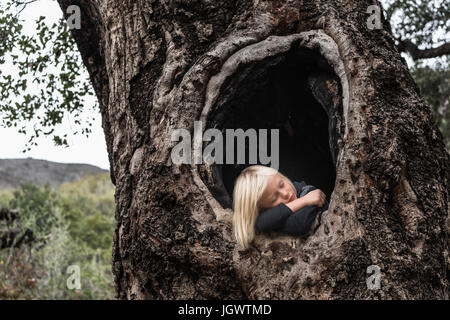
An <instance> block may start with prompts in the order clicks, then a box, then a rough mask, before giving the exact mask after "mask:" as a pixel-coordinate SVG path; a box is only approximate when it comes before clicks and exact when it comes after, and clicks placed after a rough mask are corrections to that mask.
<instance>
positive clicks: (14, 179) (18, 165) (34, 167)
mask: <svg viewBox="0 0 450 320" xmlns="http://www.w3.org/2000/svg"><path fill="white" fill-rule="evenodd" d="M104 172H108V171H107V170H104V169H101V168H99V167H96V166H92V165H89V164H78V163H58V162H51V161H46V160H37V159H33V158H27V159H0V189H6V188H17V187H19V186H20V184H21V183H24V182H31V183H33V184H36V185H43V184H46V183H48V184H49V185H50V186H52V187H56V186H59V185H60V184H62V183H65V182H72V181H75V180H77V179H80V178H82V177H83V176H85V175H92V174H98V173H104Z"/></svg>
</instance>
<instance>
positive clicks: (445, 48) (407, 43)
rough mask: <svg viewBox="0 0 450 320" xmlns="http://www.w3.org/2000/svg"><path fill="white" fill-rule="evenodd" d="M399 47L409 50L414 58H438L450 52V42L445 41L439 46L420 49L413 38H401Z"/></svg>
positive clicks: (403, 50)
mask: <svg viewBox="0 0 450 320" xmlns="http://www.w3.org/2000/svg"><path fill="white" fill-rule="evenodd" d="M397 40H398V42H399V44H398V45H397V47H398V49H399V50H400V51H402V52H407V53H409V54H410V55H411V57H412V58H413V60H419V59H429V58H436V57H440V56H443V55H446V54H449V53H450V43H444V44H443V45H441V46H439V47H437V48H430V49H419V48H418V47H417V45H415V44H414V43H413V42H412V41H411V40H399V39H397Z"/></svg>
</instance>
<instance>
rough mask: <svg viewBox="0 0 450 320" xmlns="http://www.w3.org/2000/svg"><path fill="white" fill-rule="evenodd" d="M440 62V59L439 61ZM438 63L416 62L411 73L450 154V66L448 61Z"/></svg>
mask: <svg viewBox="0 0 450 320" xmlns="http://www.w3.org/2000/svg"><path fill="white" fill-rule="evenodd" d="M439 60H440V59H439ZM439 60H438V61H437V62H436V64H435V66H428V65H426V64H424V63H422V62H420V61H419V62H416V63H415V64H414V66H413V67H412V68H411V73H412V76H413V77H414V79H415V80H416V82H417V85H418V86H419V88H420V91H421V93H422V95H423V97H424V98H425V101H426V102H427V104H428V105H429V106H431V110H432V112H433V117H434V121H435V122H436V124H437V126H438V127H439V129H440V131H441V132H442V135H443V136H444V142H445V145H446V148H447V151H448V152H450V107H449V98H450V65H449V63H448V62H447V61H444V62H441V61H439Z"/></svg>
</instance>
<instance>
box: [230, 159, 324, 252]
mask: <svg viewBox="0 0 450 320" xmlns="http://www.w3.org/2000/svg"><path fill="white" fill-rule="evenodd" d="M233 206H234V216H233V224H234V234H235V238H236V240H237V242H238V243H239V244H240V245H241V246H242V247H244V248H248V246H249V244H250V243H251V242H252V240H253V238H254V235H255V231H259V232H273V231H276V232H283V233H286V234H289V235H293V236H301V235H305V234H307V233H308V231H309V230H310V228H311V225H312V224H313V223H314V221H315V219H316V216H317V214H318V213H319V212H322V211H324V210H327V209H328V202H327V200H326V197H325V194H324V193H323V192H322V191H321V190H319V189H317V188H315V187H314V186H311V185H307V184H306V183H305V182H303V181H302V182H297V181H294V182H293V183H292V182H291V180H290V179H288V178H287V177H286V176H284V175H283V174H281V173H280V172H279V171H277V170H275V169H273V168H270V167H265V166H260V165H254V166H250V167H248V168H246V169H244V170H243V171H242V172H241V174H240V175H239V177H238V178H237V179H236V182H235V186H234V191H233Z"/></svg>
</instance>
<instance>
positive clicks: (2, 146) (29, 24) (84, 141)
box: [0, 1, 109, 170]
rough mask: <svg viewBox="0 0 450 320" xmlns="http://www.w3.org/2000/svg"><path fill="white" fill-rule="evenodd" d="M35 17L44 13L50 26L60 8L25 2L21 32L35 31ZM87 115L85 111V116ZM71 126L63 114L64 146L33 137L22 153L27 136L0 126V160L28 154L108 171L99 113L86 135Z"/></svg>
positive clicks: (52, 5) (46, 4)
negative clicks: (33, 140) (29, 145)
mask: <svg viewBox="0 0 450 320" xmlns="http://www.w3.org/2000/svg"><path fill="white" fill-rule="evenodd" d="M39 16H45V17H46V23H47V25H51V24H52V23H54V22H56V21H57V20H58V19H59V18H60V17H62V11H61V9H60V8H59V6H58V3H57V2H56V1H38V2H35V3H31V4H29V5H28V6H27V8H26V9H25V10H24V11H23V12H22V15H21V18H22V19H23V20H25V22H24V30H25V32H27V33H28V34H30V33H33V32H35V24H34V20H35V19H37V18H38V17H39ZM10 67H11V66H8V65H7V64H4V65H2V66H1V68H2V71H5V72H6V73H9V72H8V68H10ZM89 99H91V100H89ZM92 99H95V97H92V96H90V97H88V98H87V99H86V103H87V104H89V105H93V104H94V102H95V100H92ZM88 112H89V111H88ZM89 115H91V114H89ZM89 115H88V114H86V115H85V116H86V117H87V116H89ZM71 125H73V120H72V122H71V121H70V119H68V118H67V116H66V118H65V120H64V126H65V127H66V128H67V129H66V131H65V132H67V133H69V134H68V139H67V140H68V143H69V147H68V148H65V147H61V146H59V147H57V146H55V145H54V142H53V140H52V138H45V137H42V138H41V137H40V138H38V139H37V142H38V146H34V147H32V149H31V151H29V152H26V153H23V152H22V150H23V149H24V147H25V144H26V142H27V137H26V136H25V135H23V134H19V133H18V132H17V128H14V127H13V128H3V127H0V159H5V158H9V159H10V158H27V157H31V158H35V159H44V160H49V161H55V162H64V163H88V164H92V165H95V166H98V167H100V168H103V169H108V170H109V161H108V154H107V151H106V143H105V136H104V134H103V129H102V126H101V117H100V113H97V114H96V115H95V121H94V122H93V124H92V133H91V134H90V136H89V138H86V136H83V135H81V134H77V135H70V132H73V131H75V130H73V131H71V129H70V127H71Z"/></svg>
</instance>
